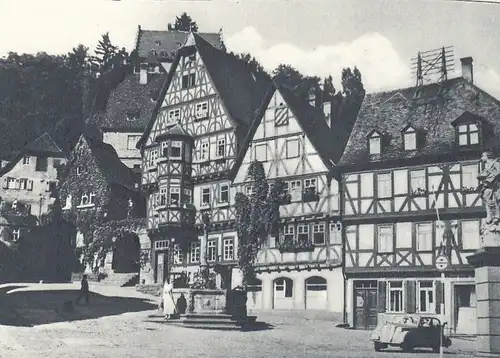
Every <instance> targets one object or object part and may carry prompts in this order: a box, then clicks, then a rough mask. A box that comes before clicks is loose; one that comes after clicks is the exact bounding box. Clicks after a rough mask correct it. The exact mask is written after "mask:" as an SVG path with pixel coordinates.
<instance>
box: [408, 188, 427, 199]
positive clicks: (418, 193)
mask: <svg viewBox="0 0 500 358" xmlns="http://www.w3.org/2000/svg"><path fill="white" fill-rule="evenodd" d="M427 195H429V191H428V190H427V189H424V188H417V189H415V190H413V191H412V192H411V196H412V197H413V198H418V197H425V196H427Z"/></svg>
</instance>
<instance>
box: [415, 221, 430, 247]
mask: <svg viewBox="0 0 500 358" xmlns="http://www.w3.org/2000/svg"><path fill="white" fill-rule="evenodd" d="M416 234H417V250H418V251H432V225H431V224H430V223H420V224H416Z"/></svg>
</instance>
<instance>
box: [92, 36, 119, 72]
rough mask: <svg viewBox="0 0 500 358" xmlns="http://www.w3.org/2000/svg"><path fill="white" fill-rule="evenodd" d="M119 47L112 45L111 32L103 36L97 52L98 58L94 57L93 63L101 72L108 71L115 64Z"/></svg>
mask: <svg viewBox="0 0 500 358" xmlns="http://www.w3.org/2000/svg"><path fill="white" fill-rule="evenodd" d="M117 50H118V47H117V46H115V45H113V44H112V43H111V39H110V38H109V32H106V33H105V34H102V37H101V39H100V40H99V41H98V43H97V47H96V50H95V53H96V56H93V57H92V62H93V63H94V64H96V65H97V66H99V68H100V70H101V72H104V71H106V70H108V69H109V68H110V67H111V65H112V64H113V60H114V57H115V56H116V54H117Z"/></svg>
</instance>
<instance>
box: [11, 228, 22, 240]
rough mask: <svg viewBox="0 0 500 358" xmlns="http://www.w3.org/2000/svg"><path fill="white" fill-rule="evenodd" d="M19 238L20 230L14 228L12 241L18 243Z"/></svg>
mask: <svg viewBox="0 0 500 358" xmlns="http://www.w3.org/2000/svg"><path fill="white" fill-rule="evenodd" d="M20 237H21V230H20V229H18V228H16V229H13V230H12V241H18V240H19V238H20Z"/></svg>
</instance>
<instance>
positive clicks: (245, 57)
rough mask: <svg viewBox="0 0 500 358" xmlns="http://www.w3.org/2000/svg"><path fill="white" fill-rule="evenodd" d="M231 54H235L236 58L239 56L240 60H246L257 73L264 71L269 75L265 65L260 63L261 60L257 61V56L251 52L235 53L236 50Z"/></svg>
mask: <svg viewBox="0 0 500 358" xmlns="http://www.w3.org/2000/svg"><path fill="white" fill-rule="evenodd" d="M230 54H231V55H233V56H235V57H236V58H239V59H240V60H243V61H245V62H246V63H247V64H248V66H249V68H250V70H251V71H253V72H255V73H264V74H266V75H267V72H266V71H265V70H264V67H263V66H262V65H261V64H260V63H259V61H257V59H256V58H255V57H253V56H252V55H250V54H249V53H239V54H235V53H234V52H231V53H230Z"/></svg>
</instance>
